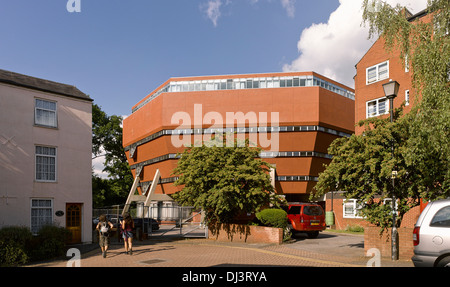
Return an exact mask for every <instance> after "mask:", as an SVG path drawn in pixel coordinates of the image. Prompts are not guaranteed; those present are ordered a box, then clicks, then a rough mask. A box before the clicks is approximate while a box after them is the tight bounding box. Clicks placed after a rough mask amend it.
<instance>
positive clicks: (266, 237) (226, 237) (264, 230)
mask: <svg viewBox="0 0 450 287" xmlns="http://www.w3.org/2000/svg"><path fill="white" fill-rule="evenodd" d="M209 238H210V239H214V240H217V241H227V242H244V243H275V244H281V243H282V242H283V229H281V228H273V227H264V226H250V225H240V224H221V225H220V226H210V227H209Z"/></svg>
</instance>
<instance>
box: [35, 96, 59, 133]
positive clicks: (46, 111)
mask: <svg viewBox="0 0 450 287" xmlns="http://www.w3.org/2000/svg"><path fill="white" fill-rule="evenodd" d="M34 123H35V124H36V125H39V126H45V127H52V128H56V127H57V126H58V121H57V118H56V102H50V101H46V100H40V99H36V102H35V108H34Z"/></svg>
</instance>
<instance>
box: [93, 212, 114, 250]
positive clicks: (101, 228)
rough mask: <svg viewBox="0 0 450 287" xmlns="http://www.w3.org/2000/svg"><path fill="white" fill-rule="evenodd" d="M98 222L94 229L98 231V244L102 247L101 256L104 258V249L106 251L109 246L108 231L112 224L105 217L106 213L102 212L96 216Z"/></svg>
mask: <svg viewBox="0 0 450 287" xmlns="http://www.w3.org/2000/svg"><path fill="white" fill-rule="evenodd" d="M98 219H99V222H98V224H97V227H96V229H97V230H98V232H99V241H98V242H99V245H100V248H101V249H102V256H103V258H106V251H108V246H109V232H110V230H111V228H113V227H114V226H113V225H112V223H111V222H109V221H108V220H107V218H106V215H104V214H102V215H100V217H99V218H98Z"/></svg>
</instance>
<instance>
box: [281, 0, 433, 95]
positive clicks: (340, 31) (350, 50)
mask: <svg viewBox="0 0 450 287" xmlns="http://www.w3.org/2000/svg"><path fill="white" fill-rule="evenodd" d="M386 2H387V3H389V4H391V5H395V4H397V3H399V4H401V5H404V6H406V7H407V8H408V9H410V10H411V11H412V12H413V13H415V12H418V11H420V10H422V9H424V8H426V4H427V0H398V1H395V0H388V1H386ZM339 3H340V5H339V7H338V8H337V9H336V10H335V11H334V12H333V13H331V14H330V17H329V19H328V22H327V23H320V24H313V25H311V26H310V27H308V28H306V29H304V30H303V31H302V33H301V36H300V40H299V41H298V43H297V48H298V51H299V54H300V56H299V57H298V58H297V59H295V60H294V61H292V62H291V63H290V64H285V65H284V67H283V71H315V72H317V73H320V74H323V75H324V76H327V77H329V78H332V79H334V80H336V81H338V82H341V83H343V84H346V85H348V86H350V87H353V86H354V81H353V77H354V75H355V64H356V63H357V62H358V61H359V60H360V59H361V57H362V56H363V55H364V54H365V52H366V51H367V50H368V49H369V48H370V46H371V45H372V43H373V41H369V40H367V37H368V35H369V34H368V27H364V26H362V25H361V23H362V9H361V5H362V0H357V1H355V0H340V1H339Z"/></svg>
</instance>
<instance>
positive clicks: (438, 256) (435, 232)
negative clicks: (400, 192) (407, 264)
mask: <svg viewBox="0 0 450 287" xmlns="http://www.w3.org/2000/svg"><path fill="white" fill-rule="evenodd" d="M413 241H414V256H413V257H412V258H411V260H412V261H413V263H414V266H416V267H450V199H443V200H437V201H432V202H430V203H428V205H427V206H426V207H425V209H424V210H423V211H422V213H421V214H420V216H419V219H418V220H417V223H416V225H415V227H414V232H413Z"/></svg>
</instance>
